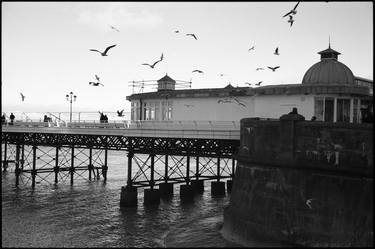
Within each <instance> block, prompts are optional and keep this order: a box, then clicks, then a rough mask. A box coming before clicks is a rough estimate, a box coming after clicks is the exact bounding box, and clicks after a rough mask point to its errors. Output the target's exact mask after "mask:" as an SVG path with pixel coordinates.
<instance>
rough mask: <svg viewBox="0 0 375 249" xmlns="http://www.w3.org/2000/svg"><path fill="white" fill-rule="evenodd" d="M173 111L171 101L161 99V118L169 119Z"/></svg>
mask: <svg viewBox="0 0 375 249" xmlns="http://www.w3.org/2000/svg"><path fill="white" fill-rule="evenodd" d="M172 111H173V102H172V101H163V102H162V103H161V112H162V120H171V119H172Z"/></svg>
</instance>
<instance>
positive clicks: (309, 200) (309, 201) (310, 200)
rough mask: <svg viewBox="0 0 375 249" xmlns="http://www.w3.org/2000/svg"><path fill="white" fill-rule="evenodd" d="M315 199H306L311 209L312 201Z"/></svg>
mask: <svg viewBox="0 0 375 249" xmlns="http://www.w3.org/2000/svg"><path fill="white" fill-rule="evenodd" d="M314 200H315V199H314V198H311V199H308V200H306V205H307V206H308V207H309V208H310V209H312V207H311V203H312V201H314Z"/></svg>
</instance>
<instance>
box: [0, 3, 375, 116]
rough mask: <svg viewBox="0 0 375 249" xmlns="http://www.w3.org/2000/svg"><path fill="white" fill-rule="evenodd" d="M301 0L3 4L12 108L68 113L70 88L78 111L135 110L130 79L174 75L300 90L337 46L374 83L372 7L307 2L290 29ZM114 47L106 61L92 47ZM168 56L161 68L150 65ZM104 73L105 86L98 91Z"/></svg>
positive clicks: (4, 59)
mask: <svg viewBox="0 0 375 249" xmlns="http://www.w3.org/2000/svg"><path fill="white" fill-rule="evenodd" d="M296 3H297V2H6V1H2V3H1V18H2V20H1V21H2V22H1V34H2V35H1V54H2V55H1V109H2V112H7V113H8V112H11V111H13V112H19V111H23V112H44V111H46V112H47V111H50V112H68V111H69V108H70V104H69V102H68V101H67V100H66V97H65V96H66V94H69V93H70V92H73V93H74V95H76V96H77V99H76V101H75V102H74V103H73V112H75V111H81V112H85V111H87V112H89V111H94V112H96V111H99V110H100V111H112V112H115V111H116V110H121V109H125V112H129V111H130V102H129V101H127V100H126V96H129V95H131V94H133V92H134V93H139V92H140V89H139V88H134V89H133V88H132V86H131V83H129V82H131V81H142V80H158V79H160V78H162V77H163V76H164V75H165V74H168V76H170V77H171V78H173V79H175V80H182V81H190V80H191V81H192V88H193V89H199V88H222V87H225V86H226V85H228V84H229V83H230V84H232V85H233V86H239V87H243V86H248V85H246V84H245V82H250V83H252V84H253V85H254V83H256V82H259V81H263V83H262V85H278V84H299V83H301V81H302V78H303V76H304V74H305V72H306V71H307V70H308V69H309V68H310V67H311V66H312V65H313V64H315V63H316V62H318V61H319V60H320V56H319V55H318V54H317V53H318V52H319V51H322V50H324V49H326V48H328V42H329V40H330V44H331V48H332V49H334V50H336V51H338V52H340V53H341V55H339V58H338V59H339V61H340V62H342V63H344V64H345V65H347V66H348V67H349V68H350V69H351V70H352V72H353V73H354V75H355V76H359V77H363V78H367V79H371V80H373V44H374V43H373V4H372V2H357V1H356V2H328V3H327V2H325V1H322V2H300V4H299V5H298V7H297V13H296V15H295V16H294V19H295V22H294V23H293V26H292V27H290V24H289V23H288V22H287V20H288V17H284V18H283V17H282V16H283V15H284V14H286V13H287V12H289V11H290V10H291V9H293V7H294V6H295V4H296ZM110 26H114V27H115V28H117V29H118V30H119V32H118V31H116V30H114V29H112V28H111V27H110ZM175 30H179V31H180V32H179V33H175ZM188 33H194V34H195V35H196V36H197V38H198V40H195V39H194V38H193V37H191V36H186V34H188ZM114 44H116V47H114V48H112V49H110V50H109V52H108V56H106V57H104V56H101V55H100V54H99V53H97V52H94V51H90V49H97V50H100V51H103V50H104V49H105V48H106V47H108V46H110V45H114ZM252 46H254V50H250V51H248V49H249V48H251V47H252ZM276 47H278V48H279V53H280V55H274V54H273V53H274V51H275V48H276ZM162 53H163V55H164V59H163V60H162V61H161V62H159V63H158V64H157V65H156V66H155V68H154V69H152V68H150V67H148V66H145V65H142V63H150V64H151V63H153V62H155V61H156V60H158V59H160V56H161V54H162ZM267 66H270V67H274V66H280V68H279V69H277V70H276V71H275V72H272V71H271V70H270V69H267ZM258 67H263V68H266V70H259V71H256V70H255V69H256V68H258ZM195 69H199V70H202V71H203V72H204V73H203V74H199V73H193V72H192V71H193V70H195ZM220 74H224V75H223V76H221V75H220ZM95 75H98V76H99V77H100V81H101V83H102V84H103V85H104V86H92V85H89V82H90V81H95ZM149 91H156V89H155V88H151V87H148V88H147V87H146V88H145V89H144V92H149ZM20 92H22V93H23V95H25V96H26V97H25V100H24V101H22V99H21V96H20Z"/></svg>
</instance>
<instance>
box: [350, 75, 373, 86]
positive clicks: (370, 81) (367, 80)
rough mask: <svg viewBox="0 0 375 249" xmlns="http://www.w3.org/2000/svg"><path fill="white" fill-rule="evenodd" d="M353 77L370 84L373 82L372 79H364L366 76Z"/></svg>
mask: <svg viewBox="0 0 375 249" xmlns="http://www.w3.org/2000/svg"><path fill="white" fill-rule="evenodd" d="M354 79H356V80H362V81H366V82H368V83H372V84H374V81H373V80H370V79H366V78H362V77H359V76H354Z"/></svg>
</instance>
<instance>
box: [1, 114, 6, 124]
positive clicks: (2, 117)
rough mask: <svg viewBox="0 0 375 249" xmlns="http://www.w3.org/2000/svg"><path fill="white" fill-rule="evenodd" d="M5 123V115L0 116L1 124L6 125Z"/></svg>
mask: <svg viewBox="0 0 375 249" xmlns="http://www.w3.org/2000/svg"><path fill="white" fill-rule="evenodd" d="M6 122H7V118H6V116H5V113H3V115H2V116H1V124H6Z"/></svg>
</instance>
